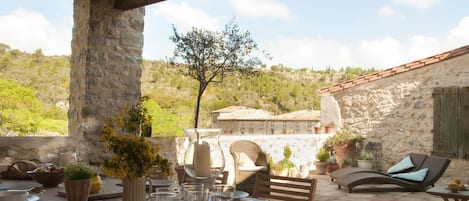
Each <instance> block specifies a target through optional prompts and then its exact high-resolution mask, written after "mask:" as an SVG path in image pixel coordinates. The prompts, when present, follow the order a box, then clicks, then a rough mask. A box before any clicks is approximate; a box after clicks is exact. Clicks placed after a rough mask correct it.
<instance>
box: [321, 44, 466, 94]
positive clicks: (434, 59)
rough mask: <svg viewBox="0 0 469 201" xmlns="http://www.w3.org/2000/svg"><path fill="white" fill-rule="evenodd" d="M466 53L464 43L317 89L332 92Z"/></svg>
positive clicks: (322, 91) (323, 92)
mask: <svg viewBox="0 0 469 201" xmlns="http://www.w3.org/2000/svg"><path fill="white" fill-rule="evenodd" d="M467 53H469V45H466V46H463V47H460V48H457V49H454V50H450V51H447V52H443V53H441V54H437V55H434V56H431V57H427V58H425V59H420V60H417V61H413V62H410V63H406V64H402V65H400V66H396V67H393V68H388V69H386V70H382V71H379V72H375V73H372V74H369V75H364V76H361V77H359V78H357V79H354V80H349V81H347V82H343V83H339V84H336V85H333V86H331V87H327V88H322V89H320V90H319V94H326V93H334V92H338V91H342V90H345V89H348V88H352V87H354V86H357V85H360V84H364V83H368V82H372V81H375V80H378V79H381V78H385V77H389V76H393V75H396V74H400V73H403V72H407V71H411V70H414V69H418V68H422V67H425V66H428V65H431V64H434V63H438V62H441V61H444V60H448V59H452V58H455V57H458V56H461V55H464V54H467Z"/></svg>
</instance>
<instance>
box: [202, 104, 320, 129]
mask: <svg viewBox="0 0 469 201" xmlns="http://www.w3.org/2000/svg"><path fill="white" fill-rule="evenodd" d="M319 121H320V114H319V111H313V110H301V111H296V112H291V113H286V114H281V115H273V114H272V113H271V112H267V111H264V110H260V109H253V108H247V107H243V106H229V107H226V108H222V109H220V110H216V111H213V112H212V126H211V127H212V128H221V129H222V134H229V135H252V134H261V135H262V134H263V135H273V134H308V133H313V127H314V126H315V125H316V124H317V123H318V122H319Z"/></svg>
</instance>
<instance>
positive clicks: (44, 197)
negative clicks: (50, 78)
mask: <svg viewBox="0 0 469 201" xmlns="http://www.w3.org/2000/svg"><path fill="white" fill-rule="evenodd" d="M101 182H102V184H103V189H102V190H101V191H100V192H99V193H96V194H90V195H89V197H88V201H121V200H122V192H123V187H122V181H121V180H120V179H115V178H108V177H103V178H101ZM170 182H171V181H168V180H166V181H164V180H159V179H152V184H153V188H157V187H159V186H165V185H167V184H169V183H170ZM0 190H23V191H29V192H30V196H29V198H28V200H27V201H67V198H66V194H65V187H64V185H63V183H61V184H59V185H58V186H57V187H52V188H44V187H43V186H42V185H41V184H39V183H37V182H35V181H34V180H8V179H0ZM153 190H154V189H153ZM235 195H238V196H240V197H237V199H235V200H237V201H259V200H266V199H259V200H258V199H256V198H252V197H250V196H249V194H247V193H245V192H242V191H237V193H235ZM235 198H236V197H235Z"/></svg>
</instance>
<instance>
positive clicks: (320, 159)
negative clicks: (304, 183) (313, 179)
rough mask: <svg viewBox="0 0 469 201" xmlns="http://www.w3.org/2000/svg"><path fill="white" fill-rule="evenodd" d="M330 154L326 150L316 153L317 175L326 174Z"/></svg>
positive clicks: (322, 149)
mask: <svg viewBox="0 0 469 201" xmlns="http://www.w3.org/2000/svg"><path fill="white" fill-rule="evenodd" d="M329 157H330V156H329V152H327V151H326V150H325V149H324V148H321V149H319V151H318V153H316V159H317V160H316V162H315V163H314V165H316V172H317V174H320V175H324V174H326V169H327V160H328V159H329Z"/></svg>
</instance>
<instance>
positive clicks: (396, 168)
mask: <svg viewBox="0 0 469 201" xmlns="http://www.w3.org/2000/svg"><path fill="white" fill-rule="evenodd" d="M413 167H414V163H412V160H411V159H410V156H407V157H405V158H404V159H402V160H401V161H400V162H399V163H397V164H396V165H393V166H392V167H390V168H389V169H388V174H395V173H399V172H402V171H404V170H407V169H409V168H413Z"/></svg>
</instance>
